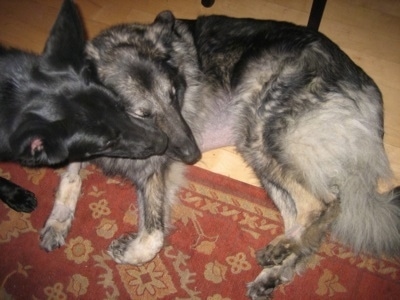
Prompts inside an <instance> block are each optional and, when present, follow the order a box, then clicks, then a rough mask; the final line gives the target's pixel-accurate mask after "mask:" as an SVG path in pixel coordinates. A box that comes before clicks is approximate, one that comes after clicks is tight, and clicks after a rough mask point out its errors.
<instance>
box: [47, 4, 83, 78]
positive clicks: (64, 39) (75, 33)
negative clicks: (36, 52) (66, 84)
mask: <svg viewBox="0 0 400 300" xmlns="http://www.w3.org/2000/svg"><path fill="white" fill-rule="evenodd" d="M84 48H85V32H84V28H83V25H82V22H81V18H80V15H79V13H78V10H77V8H76V7H75V5H74V3H73V1H72V0H64V3H63V5H62V7H61V10H60V12H59V13H58V16H57V19H56V21H55V23H54V25H53V27H52V29H51V31H50V35H49V37H48V39H47V42H46V45H45V47H44V51H43V54H42V58H43V63H45V64H46V65H47V67H49V68H51V69H56V70H63V69H66V68H68V67H69V66H72V67H73V68H74V69H75V71H76V72H79V71H80V69H81V68H82V66H83V62H84Z"/></svg>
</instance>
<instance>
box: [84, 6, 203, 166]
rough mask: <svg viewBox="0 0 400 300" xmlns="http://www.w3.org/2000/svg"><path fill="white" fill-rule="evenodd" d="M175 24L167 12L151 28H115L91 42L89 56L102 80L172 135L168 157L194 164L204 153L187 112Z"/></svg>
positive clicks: (127, 104) (130, 106) (134, 111)
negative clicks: (183, 109)
mask: <svg viewBox="0 0 400 300" xmlns="http://www.w3.org/2000/svg"><path fill="white" fill-rule="evenodd" d="M174 23H175V18H174V16H173V15H172V13H170V12H163V13H161V14H159V15H158V16H157V18H156V19H155V21H154V23H153V24H151V25H139V24H131V25H119V26H115V27H113V28H110V29H108V30H106V31H104V32H102V33H101V34H100V35H99V36H97V37H96V38H95V39H94V40H93V41H91V42H89V43H88V46H87V53H88V55H89V57H90V59H91V61H93V63H94V65H95V66H96V68H97V71H98V75H99V78H100V80H101V81H102V82H103V83H104V84H105V85H106V86H107V87H108V88H110V89H112V90H113V91H114V92H115V93H116V94H118V95H119V96H120V98H121V99H122V103H123V105H124V106H125V107H127V109H128V110H129V111H130V112H131V113H132V115H135V116H137V117H139V118H142V119H143V120H152V121H153V122H154V123H155V124H156V125H157V126H158V128H159V129H161V130H162V131H163V132H164V133H166V134H167V136H168V148H167V151H166V154H167V155H168V156H170V157H172V158H174V159H177V160H182V161H184V162H186V163H194V162H196V161H197V160H198V159H199V158H200V156H201V152H200V150H199V148H198V146H197V144H196V141H195V139H194V136H193V134H192V131H191V129H190V128H189V126H188V125H187V123H186V121H185V120H184V118H183V117H182V113H181V110H182V105H183V100H184V96H185V90H186V81H185V77H184V75H183V74H182V71H181V70H180V69H179V67H180V66H179V62H177V61H176V60H175V59H174V58H173V56H174V53H173V52H174V51H176V49H174V48H173V42H174V40H176V39H178V38H179V37H178V36H177V35H176V33H175V32H174ZM181 51H185V50H184V49H182V50H181Z"/></svg>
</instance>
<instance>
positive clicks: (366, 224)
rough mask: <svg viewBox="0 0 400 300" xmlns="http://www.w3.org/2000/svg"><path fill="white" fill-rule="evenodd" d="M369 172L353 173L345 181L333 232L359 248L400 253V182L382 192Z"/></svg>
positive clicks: (356, 249)
mask: <svg viewBox="0 0 400 300" xmlns="http://www.w3.org/2000/svg"><path fill="white" fill-rule="evenodd" d="M364 171H366V172H370V173H371V172H372V173H374V171H371V170H364ZM369 175H370V174H369V173H367V174H352V175H350V176H349V177H347V178H346V181H345V182H344V183H343V184H342V186H341V188H340V200H341V213H340V215H339V217H338V219H337V221H336V222H335V224H334V225H333V228H332V230H333V234H334V236H335V237H337V238H338V239H339V240H340V241H342V242H344V243H346V244H347V245H350V246H351V247H352V248H353V249H354V250H355V251H356V252H359V251H361V252H367V253H371V254H374V255H378V256H382V255H387V256H391V257H393V256H394V257H396V256H400V186H399V187H396V188H394V189H393V190H391V191H389V192H386V193H379V192H378V191H377V184H376V182H375V183H373V182H370V181H369V180H368V178H370V176H369Z"/></svg>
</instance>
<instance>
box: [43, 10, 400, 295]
mask: <svg viewBox="0 0 400 300" xmlns="http://www.w3.org/2000/svg"><path fill="white" fill-rule="evenodd" d="M87 54H88V57H89V60H91V61H92V62H93V64H94V65H95V66H96V70H97V74H98V76H99V79H100V80H101V81H102V82H103V83H104V84H105V85H106V86H107V87H108V88H109V89H111V90H112V91H114V92H115V93H116V94H118V95H119V96H120V98H121V101H122V102H123V103H124V105H123V106H124V107H129V109H128V110H129V113H131V114H133V115H135V116H138V117H141V118H144V119H151V120H153V121H154V122H155V124H156V125H157V126H158V127H159V128H160V129H161V130H162V131H163V132H164V133H166V134H167V135H168V137H169V145H168V148H167V151H166V153H165V155H163V156H153V157H151V158H148V159H145V160H129V159H110V158H102V159H98V160H96V161H95V162H96V164H98V165H100V166H101V167H102V168H103V170H104V171H105V172H106V173H107V174H120V175H122V176H125V177H127V178H128V179H130V180H132V182H133V183H134V184H135V185H136V187H137V190H138V202H139V211H140V217H141V218H140V224H139V232H138V233H137V234H128V235H125V236H123V237H121V238H120V239H118V240H116V241H114V242H113V243H112V245H111V246H110V249H109V253H110V255H111V256H112V257H113V258H114V259H115V260H116V261H117V262H119V263H130V264H142V263H145V262H147V261H149V260H151V259H152V258H153V257H154V256H155V255H156V254H157V253H158V252H159V251H160V249H161V248H162V245H163V240H164V235H165V234H166V232H167V229H168V224H169V211H170V205H171V203H172V202H173V200H174V198H175V193H176V191H177V189H178V188H179V186H180V184H181V183H182V178H183V175H182V171H183V168H182V166H183V164H182V163H180V162H178V161H177V160H181V161H183V162H186V163H192V162H194V161H196V160H197V159H198V158H199V156H200V154H199V153H200V152H199V148H200V150H201V151H207V150H210V149H213V148H218V147H221V146H227V145H235V146H236V148H237V151H238V152H239V153H241V154H242V155H243V157H244V159H245V160H246V161H247V163H248V164H249V165H250V166H251V167H252V168H253V169H254V171H255V173H256V174H257V175H258V177H259V179H260V181H261V182H262V184H263V186H264V187H265V189H266V190H267V191H268V193H269V195H270V196H271V198H272V199H273V201H274V202H275V204H276V206H277V207H278V209H279V210H280V212H281V214H282V217H283V220H284V225H285V234H284V235H282V236H279V237H278V238H276V239H275V240H274V241H272V243H271V244H270V245H268V246H267V247H266V248H265V249H262V250H260V251H259V252H258V253H257V259H258V262H259V264H260V265H261V266H262V267H263V270H262V271H261V273H260V275H259V276H258V277H257V278H256V279H255V280H254V281H253V282H251V283H249V285H248V296H249V297H250V298H252V299H264V298H267V297H269V295H270V294H271V293H272V291H273V289H274V288H275V287H276V286H277V285H279V284H281V283H284V282H288V281H290V280H291V279H292V278H293V276H294V274H295V272H296V271H298V270H299V269H300V267H301V266H302V265H303V263H304V261H306V260H307V259H308V258H309V257H310V256H311V255H312V254H313V253H314V252H315V251H316V250H317V249H318V248H319V246H320V243H321V241H322V239H323V238H324V237H325V234H326V232H327V231H328V230H329V229H331V230H332V232H333V234H334V235H335V237H337V238H338V239H339V240H340V241H342V242H344V243H346V244H348V245H350V246H352V247H353V249H354V250H355V251H365V252H369V253H373V254H377V255H392V256H393V255H398V254H399V253H400V188H399V187H397V188H395V189H393V190H392V191H389V192H386V193H379V192H378V191H377V187H378V181H380V180H390V179H391V176H392V174H391V170H390V167H389V163H388V159H387V157H386V154H385V151H384V147H383V141H382V137H383V113H382V110H383V109H382V99H381V94H380V92H379V90H378V88H377V86H376V85H375V83H374V82H373V81H372V79H371V78H370V77H368V76H367V75H366V74H365V73H364V72H363V71H362V70H361V69H360V68H359V67H358V66H356V65H355V64H354V63H353V62H352V61H351V60H350V59H349V57H348V56H346V54H344V53H343V52H342V51H341V50H340V49H339V48H338V46H337V45H335V44H334V43H333V42H332V41H330V40H329V39H328V38H326V37H325V36H324V35H322V34H321V33H318V32H313V31H310V30H309V29H307V28H304V27H301V26H296V25H293V24H290V23H285V22H276V21H260V20H253V19H234V18H228V17H223V16H208V17H200V18H198V19H197V20H194V21H189V20H177V19H175V18H174V16H173V15H172V14H171V13H170V12H163V13H161V14H159V15H158V16H157V18H156V19H155V21H154V23H152V24H150V25H140V24H129V25H128V24H126V25H119V26H115V27H112V28H110V29H108V30H106V31H104V32H102V33H101V34H100V35H99V36H97V37H96V38H95V39H94V40H93V41H91V42H90V43H89V45H88V47H87ZM193 137H194V138H193ZM196 144H197V145H198V147H197V145H196ZM79 167H80V166H79V165H77V166H76V165H72V166H71V167H70V169H69V172H67V175H65V176H75V178H77V181H79V176H78V170H79ZM74 189H75V190H76V191H79V184H77V185H76V186H75V187H74ZM65 190H68V187H65V186H63V184H62V185H61V187H60V191H59V195H61V194H64V193H63V191H65ZM78 194H79V193H75V198H73V197H72V198H71V197H67V198H63V197H61V196H59V197H57V200H56V208H57V207H58V208H57V209H55V210H54V211H53V213H52V215H51V217H50V219H49V221H48V222H47V224H46V226H45V228H44V230H43V241H42V246H43V247H44V248H46V249H48V250H51V249H53V248H55V247H58V246H60V245H62V244H63V243H64V238H65V236H66V234H67V231H68V228H69V226H70V223H71V220H72V216H73V211H74V209H75V206H76V201H77V195H78ZM60 203H61V204H60ZM65 203H67V206H68V207H69V210H66V206H65ZM62 204H64V206H62ZM60 207H62V209H61V208H60ZM66 214H67V215H69V216H70V218H69V219H68V218H67V220H65V219H63V216H65V215H66Z"/></svg>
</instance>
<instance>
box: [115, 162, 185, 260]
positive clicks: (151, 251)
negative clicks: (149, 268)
mask: <svg viewBox="0 0 400 300" xmlns="http://www.w3.org/2000/svg"><path fill="white" fill-rule="evenodd" d="M182 181H183V176H182V164H180V163H177V162H175V163H172V164H170V165H167V166H165V165H164V166H161V170H158V171H156V172H154V173H153V174H151V175H150V176H148V177H147V178H145V179H141V182H140V183H138V182H137V183H136V188H137V195H138V206H139V213H140V223H139V232H138V233H129V234H125V235H123V236H121V237H120V238H119V239H116V240H114V241H113V242H112V244H111V245H110V247H109V251H108V252H109V254H110V255H111V256H112V257H113V258H114V260H115V261H116V262H118V263H128V264H133V265H141V264H143V263H146V262H148V261H150V260H151V259H153V258H154V257H155V256H156V255H157V253H158V252H159V251H160V250H161V248H162V247H163V245H164V236H165V233H166V232H167V231H168V227H169V222H170V221H169V217H170V208H171V204H172V202H174V200H175V198H176V192H177V190H178V188H179V187H180V185H181V184H182Z"/></svg>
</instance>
